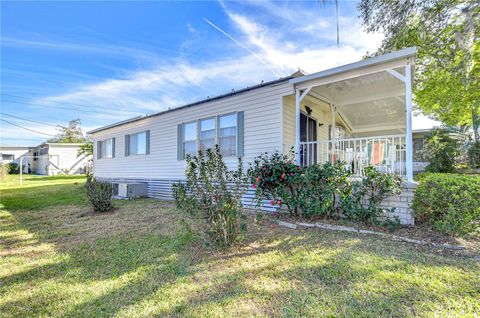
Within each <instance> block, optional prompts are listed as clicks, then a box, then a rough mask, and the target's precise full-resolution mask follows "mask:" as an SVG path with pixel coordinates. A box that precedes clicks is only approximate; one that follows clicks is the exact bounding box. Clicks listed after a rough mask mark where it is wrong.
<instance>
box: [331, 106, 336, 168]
mask: <svg viewBox="0 0 480 318" xmlns="http://www.w3.org/2000/svg"><path fill="white" fill-rule="evenodd" d="M330 110H331V112H332V125H331V127H332V128H331V131H330V133H331V134H332V136H331V137H332V154H331V156H330V162H332V163H334V162H335V161H336V156H335V152H336V149H335V148H336V139H337V134H336V133H335V130H336V127H337V121H336V119H337V109H336V107H335V105H334V104H330Z"/></svg>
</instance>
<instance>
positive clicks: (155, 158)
mask: <svg viewBox="0 0 480 318" xmlns="http://www.w3.org/2000/svg"><path fill="white" fill-rule="evenodd" d="M292 91H293V89H292V86H291V85H290V84H289V83H288V82H283V83H277V84H272V85H269V86H265V87H261V88H258V89H255V90H251V91H247V92H244V93H240V94H238V95H234V96H230V97H226V98H222V99H219V100H214V101H211V102H206V103H204V104H200V105H196V106H192V107H188V108H183V109H179V110H176V111H172V112H167V113H164V114H161V115H159V116H154V117H149V118H145V119H142V120H139V121H135V122H131V123H128V124H125V125H121V126H117V127H112V128H109V129H106V130H103V131H99V132H96V133H93V134H92V138H93V140H94V148H95V149H94V151H95V153H96V145H97V143H96V142H97V141H99V140H104V139H107V138H112V137H115V138H116V141H115V143H116V144H115V148H116V153H115V158H111V159H97V158H96V155H95V156H94V168H93V171H94V174H95V176H96V177H99V178H125V179H128V178H132V179H166V180H175V179H182V178H184V171H185V160H180V161H179V160H177V125H178V124H181V123H184V122H189V121H192V120H198V119H202V118H208V117H211V116H215V115H222V114H228V113H231V112H239V111H243V112H244V116H245V118H244V161H245V162H246V163H247V162H249V161H252V160H253V158H255V157H256V156H258V155H259V154H261V153H262V152H265V151H267V152H273V151H276V150H281V149H280V148H281V130H282V127H281V123H282V118H281V97H282V96H284V95H287V94H292ZM145 130H150V154H149V155H138V156H134V155H132V156H128V157H125V137H124V136H125V134H133V133H137V132H141V131H145ZM225 161H226V163H227V165H228V166H229V167H231V168H233V167H235V166H236V164H237V158H232V157H230V158H225Z"/></svg>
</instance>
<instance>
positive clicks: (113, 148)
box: [112, 138, 115, 158]
mask: <svg viewBox="0 0 480 318" xmlns="http://www.w3.org/2000/svg"><path fill="white" fill-rule="evenodd" d="M112 158H115V138H112Z"/></svg>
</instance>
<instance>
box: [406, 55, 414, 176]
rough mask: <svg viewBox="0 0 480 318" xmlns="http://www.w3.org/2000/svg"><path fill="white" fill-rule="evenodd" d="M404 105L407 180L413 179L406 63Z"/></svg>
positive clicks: (409, 78)
mask: <svg viewBox="0 0 480 318" xmlns="http://www.w3.org/2000/svg"><path fill="white" fill-rule="evenodd" d="M405 105H406V116H407V118H406V123H407V133H406V136H405V143H406V148H407V149H406V152H407V153H406V158H405V159H406V170H407V181H413V141H412V66H411V65H410V64H409V63H408V64H407V65H406V66H405Z"/></svg>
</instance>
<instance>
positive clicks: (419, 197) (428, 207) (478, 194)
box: [412, 174, 480, 237]
mask: <svg viewBox="0 0 480 318" xmlns="http://www.w3.org/2000/svg"><path fill="white" fill-rule="evenodd" d="M412 208H413V210H414V213H415V218H416V221H417V222H418V223H428V224H431V225H432V226H433V227H434V228H435V229H437V230H438V231H440V232H443V233H446V234H452V235H458V236H463V237H465V236H470V235H478V234H479V232H480V176H478V175H477V176H468V175H460V174H425V175H423V176H422V177H421V179H420V184H419V186H418V188H417V190H416V191H415V197H414V200H413V205H412Z"/></svg>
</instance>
